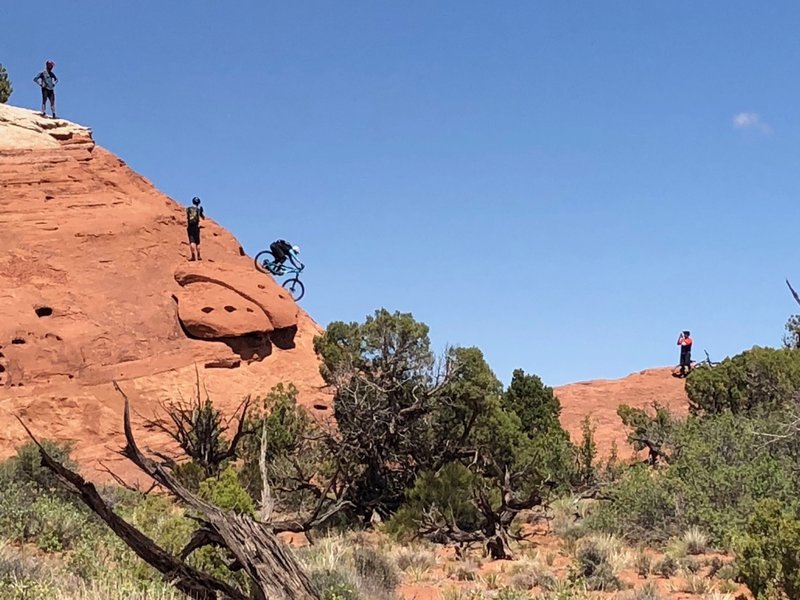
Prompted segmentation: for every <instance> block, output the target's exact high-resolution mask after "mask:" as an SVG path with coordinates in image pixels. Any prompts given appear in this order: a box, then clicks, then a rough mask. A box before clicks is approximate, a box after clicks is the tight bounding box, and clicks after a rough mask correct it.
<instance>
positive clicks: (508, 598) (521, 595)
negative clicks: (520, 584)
mask: <svg viewBox="0 0 800 600" xmlns="http://www.w3.org/2000/svg"><path fill="white" fill-rule="evenodd" d="M495 598H496V600H530V596H529V595H528V594H527V593H525V592H524V591H523V590H520V589H519V588H516V587H504V588H502V589H500V590H498V591H497V595H496V596H495Z"/></svg>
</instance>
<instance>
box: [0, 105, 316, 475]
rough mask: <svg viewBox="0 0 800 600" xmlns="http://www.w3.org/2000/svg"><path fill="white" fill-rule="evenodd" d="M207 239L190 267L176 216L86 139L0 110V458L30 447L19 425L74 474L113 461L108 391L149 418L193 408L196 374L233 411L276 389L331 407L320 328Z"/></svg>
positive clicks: (115, 413)
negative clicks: (71, 456)
mask: <svg viewBox="0 0 800 600" xmlns="http://www.w3.org/2000/svg"><path fill="white" fill-rule="evenodd" d="M202 236H203V237H202V246H201V247H202V249H203V256H204V258H205V260H204V261H203V262H198V263H190V262H188V261H187V256H188V253H189V252H188V244H187V240H186V228H185V209H184V208H183V207H182V206H181V205H179V204H178V203H176V202H175V201H174V200H172V199H170V198H168V197H166V196H165V195H163V194H162V193H160V192H159V191H158V190H157V189H155V188H154V187H153V186H152V185H151V184H150V183H149V182H148V181H147V180H146V179H144V178H143V177H141V176H140V175H137V174H136V173H134V172H133V171H131V170H130V169H129V168H128V167H127V166H126V165H125V163H124V162H123V161H121V160H120V159H118V158H117V157H115V156H114V155H113V154H111V153H110V152H108V151H106V150H104V149H102V148H100V147H98V146H96V145H95V143H94V141H93V140H92V136H91V132H90V131H89V130H88V129H86V128H83V127H80V126H77V125H74V124H71V123H69V122H67V121H63V120H58V121H54V120H51V119H44V118H41V117H39V116H38V115H37V114H36V113H33V112H31V111H27V110H22V109H18V108H13V107H8V106H4V105H0V411H1V412H0V418H2V423H3V427H2V428H1V429H0V456H5V455H8V454H9V453H11V452H12V451H13V447H14V446H15V445H16V444H18V443H19V442H20V441H22V440H23V439H24V435H23V432H22V430H21V428H20V427H19V426H18V425H17V424H16V423H14V422H13V419H12V418H11V417H12V415H14V414H19V415H22V416H23V417H25V418H26V419H28V420H30V421H31V424H32V427H33V429H34V431H36V432H37V433H38V434H39V435H40V436H42V437H53V438H59V439H65V440H72V441H74V442H75V443H76V445H77V450H76V456H77V458H78V459H79V460H83V461H88V462H89V463H92V464H96V461H97V460H98V459H99V458H101V457H109V455H110V454H111V452H110V451H109V449H108V448H107V446H108V447H110V448H112V449H113V448H115V447H116V446H117V445H118V443H119V440H120V438H119V426H120V423H121V413H120V412H119V411H120V403H119V399H118V398H117V397H116V394H115V393H114V392H113V390H112V388H111V385H110V382H111V380H112V379H116V380H118V381H120V385H121V386H122V387H123V388H125V389H126V390H127V391H128V392H129V393H130V394H131V396H132V399H133V400H134V402H138V404H136V406H135V409H136V410H137V411H139V412H140V413H142V414H144V415H149V414H152V412H153V410H154V409H155V407H156V405H157V404H158V402H159V401H163V400H168V399H170V398H175V397H177V396H178V394H183V395H184V396H186V395H187V394H188V393H190V390H191V388H192V386H193V385H194V382H195V368H196V367H197V368H198V369H199V371H200V379H201V381H202V382H203V384H204V385H205V386H206V387H207V388H208V391H209V393H210V395H211V396H212V398H214V399H215V401H218V402H220V403H221V404H222V405H223V406H225V407H227V408H229V409H230V408H233V407H234V406H236V405H238V403H239V402H240V401H241V399H242V397H243V396H245V395H247V394H252V395H259V394H261V395H263V394H265V393H266V392H267V391H269V389H270V388H271V387H272V385H274V384H275V383H278V382H281V381H283V382H294V383H295V384H296V385H297V386H298V387H299V389H300V392H301V395H300V399H301V402H302V403H304V404H305V405H307V406H309V407H311V406H313V405H315V404H325V402H326V400H327V398H326V397H325V395H324V393H323V392H322V391H321V389H322V381H321V379H320V377H319V374H318V369H317V362H316V358H315V356H314V352H313V348H312V340H313V336H314V335H315V334H316V333H317V332H318V331H319V328H318V326H317V325H316V323H314V322H313V320H312V319H311V318H310V317H309V316H308V315H307V314H306V313H304V312H303V311H302V310H300V309H298V307H297V305H296V304H295V303H294V302H293V301H292V300H291V298H290V297H289V296H288V294H287V293H286V292H284V290H283V289H282V288H281V287H280V286H278V285H277V284H276V283H275V282H274V281H273V280H272V279H271V278H270V277H267V276H266V275H263V274H261V273H258V272H257V271H256V270H255V269H254V268H253V265H252V261H251V259H249V258H248V257H246V256H245V255H244V252H243V251H242V248H241V246H240V245H239V243H238V242H237V240H236V239H235V238H234V237H233V236H232V235H231V234H230V233H228V232H227V231H225V230H224V229H223V228H222V227H220V226H219V225H217V224H216V223H215V222H214V221H213V220H211V219H206V220H205V221H204V222H203V230H202ZM220 367H227V368H220ZM153 443H155V440H153ZM112 458H113V456H112Z"/></svg>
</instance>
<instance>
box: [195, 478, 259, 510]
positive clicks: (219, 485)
mask: <svg viewBox="0 0 800 600" xmlns="http://www.w3.org/2000/svg"><path fill="white" fill-rule="evenodd" d="M198 495H199V496H200V498H202V499H203V500H206V501H208V502H210V503H211V504H214V505H216V506H219V507H220V508H222V509H224V510H229V511H232V512H235V513H239V514H245V515H252V514H254V513H255V510H256V506H255V503H254V502H253V499H252V498H251V497H250V495H249V494H248V493H247V490H245V488H244V486H242V484H241V482H240V481H239V475H238V473H237V472H236V470H235V469H234V468H233V467H231V466H228V467H226V468H225V469H224V470H223V471H222V472H221V473H220V474H219V475H218V476H217V477H209V478H208V479H206V480H204V481H202V482H201V483H200V486H199V490H198Z"/></svg>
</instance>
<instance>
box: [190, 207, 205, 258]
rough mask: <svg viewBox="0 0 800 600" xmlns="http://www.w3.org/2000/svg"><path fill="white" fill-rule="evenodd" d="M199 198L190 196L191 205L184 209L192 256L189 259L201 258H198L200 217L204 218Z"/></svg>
mask: <svg viewBox="0 0 800 600" xmlns="http://www.w3.org/2000/svg"><path fill="white" fill-rule="evenodd" d="M205 218H206V216H205V215H204V214H203V207H202V206H200V198H198V197H197V196H195V197H194V198H192V206H190V207H188V208H187V209H186V233H187V234H188V235H189V248H190V249H191V251H192V256H191V258H189V260H203V259H202V258H200V219H205Z"/></svg>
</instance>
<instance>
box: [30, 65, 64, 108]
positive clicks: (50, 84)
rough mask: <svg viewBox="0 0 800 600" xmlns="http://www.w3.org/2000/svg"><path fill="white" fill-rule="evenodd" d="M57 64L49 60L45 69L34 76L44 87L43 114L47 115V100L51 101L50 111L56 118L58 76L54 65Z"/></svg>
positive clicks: (34, 79) (35, 81) (35, 80)
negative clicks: (54, 70)
mask: <svg viewBox="0 0 800 600" xmlns="http://www.w3.org/2000/svg"><path fill="white" fill-rule="evenodd" d="M55 66H56V63H54V62H53V61H52V60H48V61H47V62H46V63H45V65H44V71H42V72H41V73H39V74H38V75H37V76H36V77H34V78H33V81H34V83H37V84H39V87H41V88H42V112H41V115H42V116H43V117H44V116H47V111H46V108H47V101H48V100H49V101H50V112H52V113H53V118H54V119H55V118H56V84H57V83H58V77H56V74H55V73H54V72H53V67H55Z"/></svg>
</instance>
